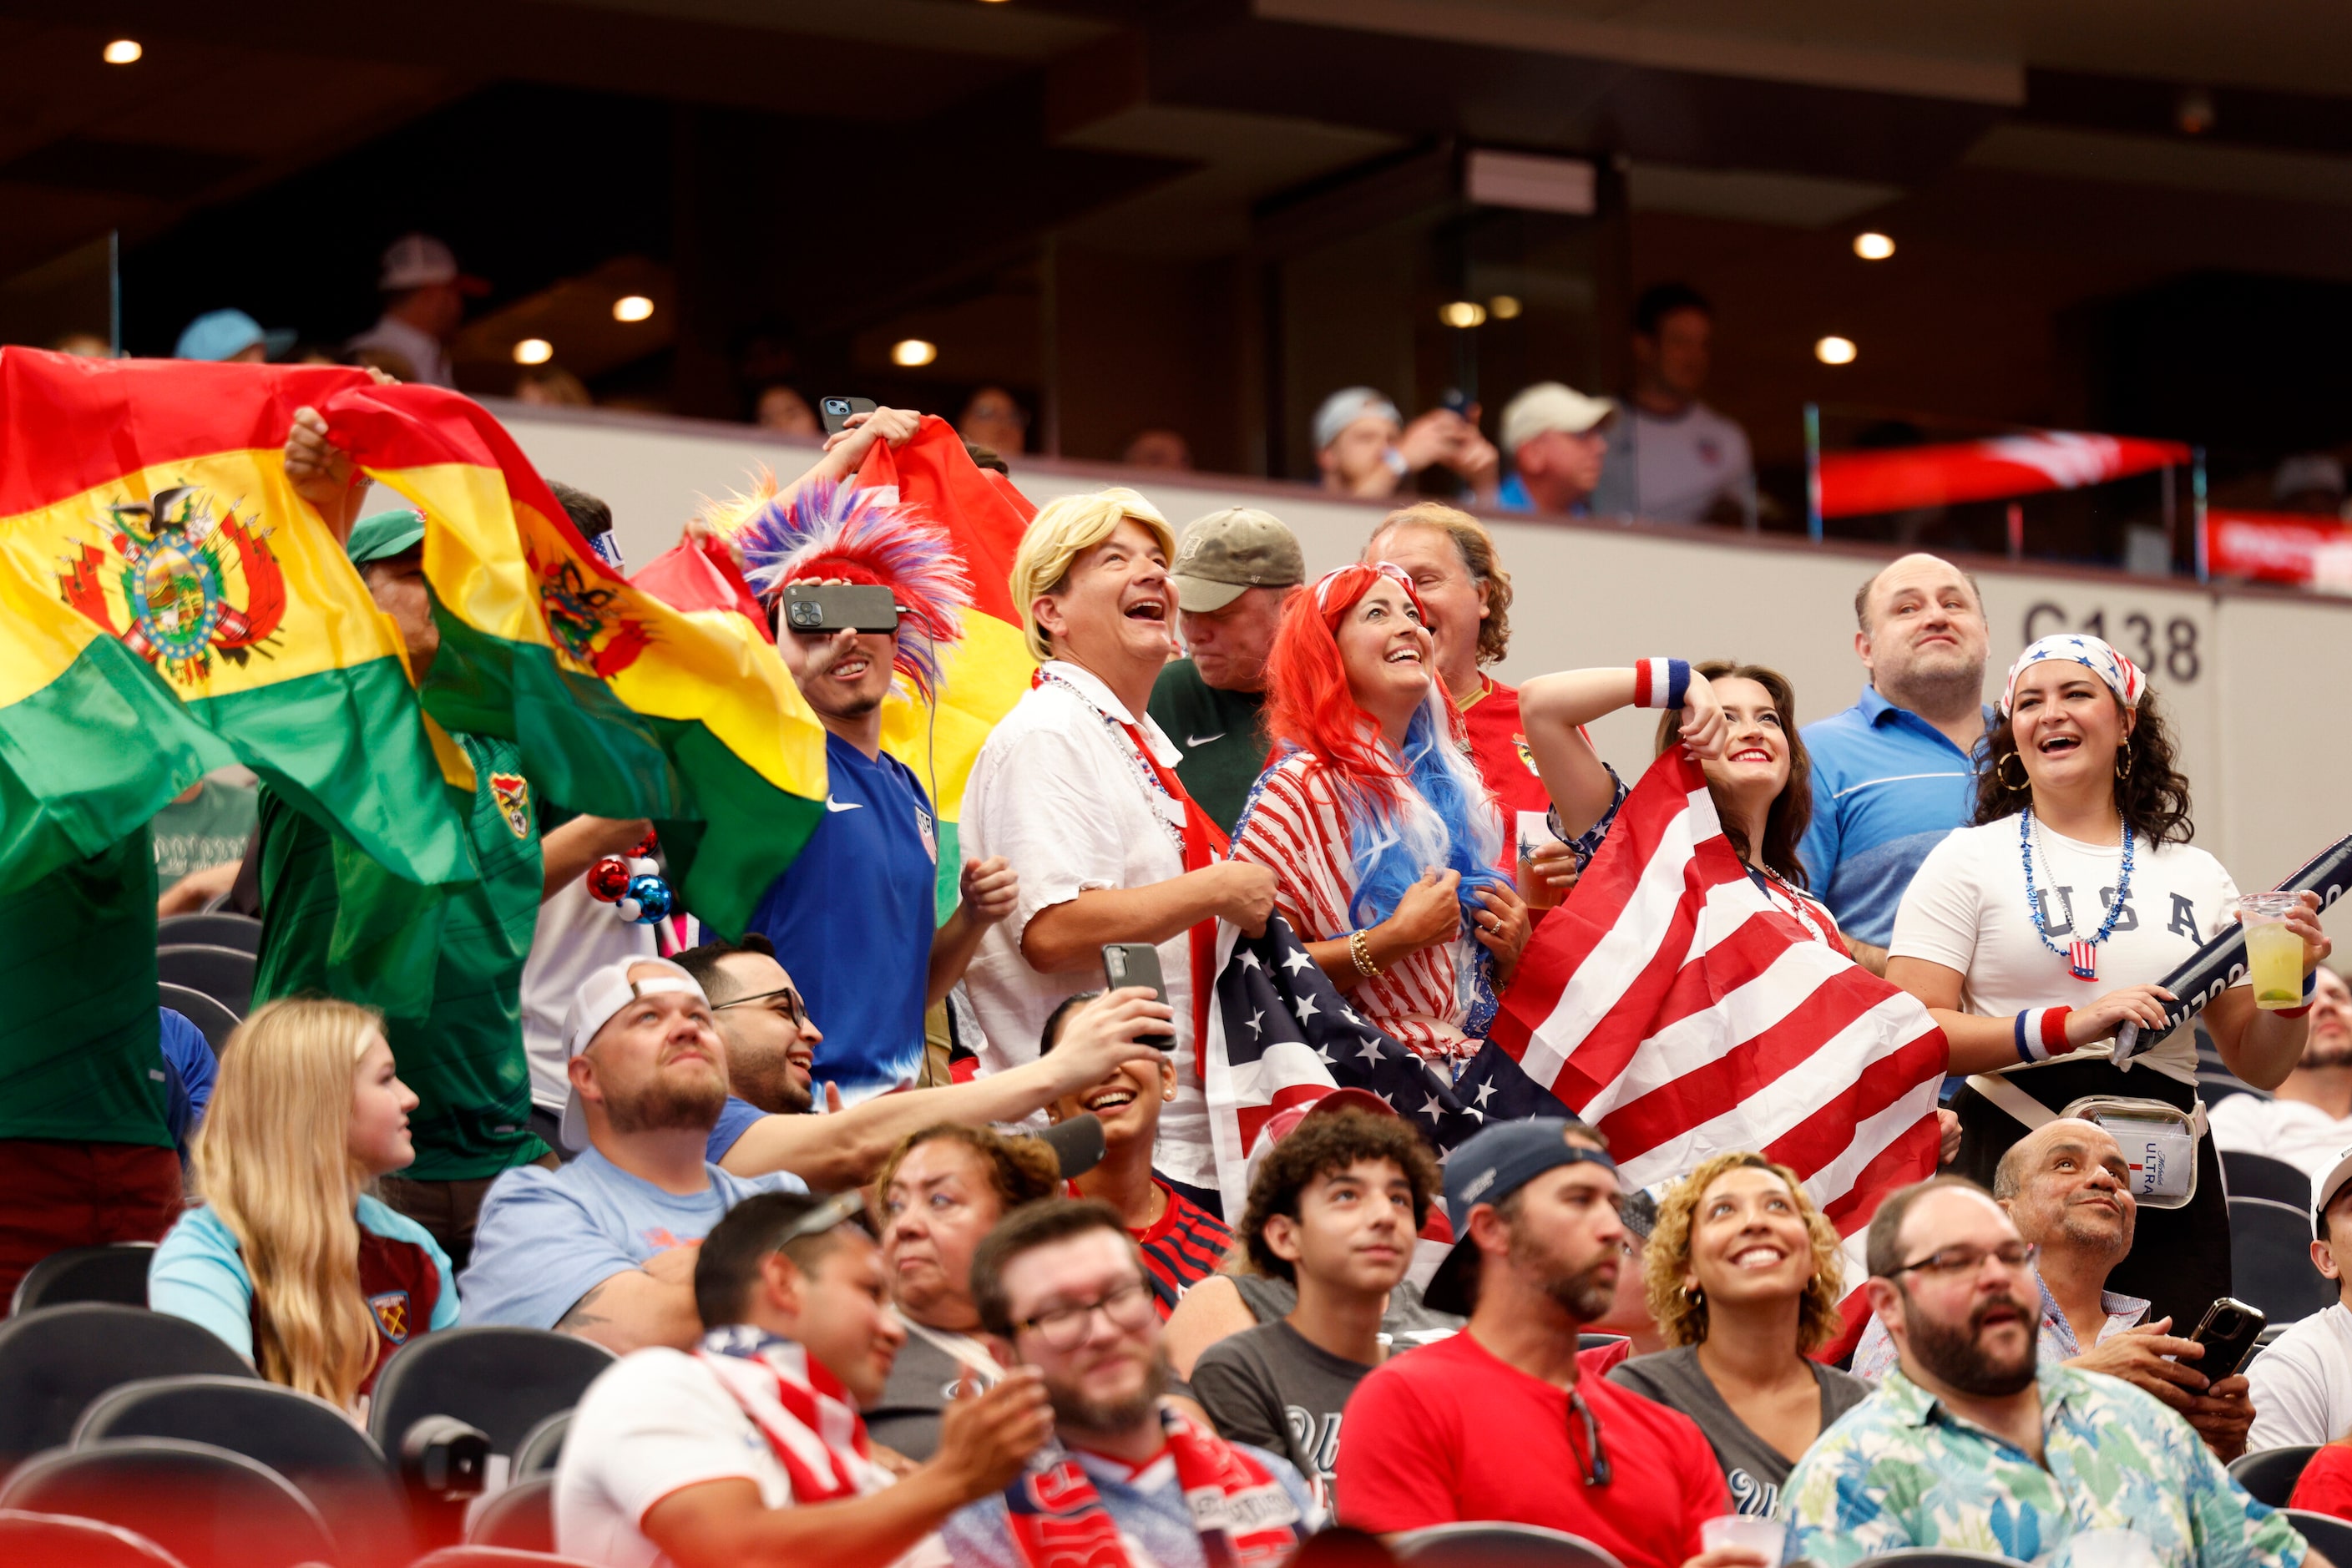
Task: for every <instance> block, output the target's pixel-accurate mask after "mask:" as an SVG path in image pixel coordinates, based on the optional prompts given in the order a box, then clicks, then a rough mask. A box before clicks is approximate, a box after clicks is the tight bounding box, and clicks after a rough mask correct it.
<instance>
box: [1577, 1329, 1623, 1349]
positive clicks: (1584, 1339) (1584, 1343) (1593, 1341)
mask: <svg viewBox="0 0 2352 1568" xmlns="http://www.w3.org/2000/svg"><path fill="white" fill-rule="evenodd" d="M1624 1337H1625V1336H1624V1335H1623V1334H1594V1333H1582V1334H1579V1335H1577V1336H1576V1348H1577V1349H1578V1350H1579V1351H1580V1352H1581V1351H1597V1350H1606V1349H1607V1348H1608V1347H1609V1346H1611V1345H1613V1344H1615V1343H1617V1342H1618V1341H1620V1340H1622V1339H1623V1338H1624Z"/></svg>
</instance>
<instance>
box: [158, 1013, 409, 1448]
mask: <svg viewBox="0 0 2352 1568" xmlns="http://www.w3.org/2000/svg"><path fill="white" fill-rule="evenodd" d="M382 1036H383V1020H382V1018H381V1017H380V1016H378V1015H377V1014H375V1013H374V1012H373V1011H372V1010H371V1009H368V1008H365V1007H357V1006H353V1005H352V1004H350V1003H348V1002H333V1001H328V1000H325V999H323V998H319V997H299V998H296V999H293V1000H290V1001H281V1002H272V1003H270V1004H269V1005H267V1006H265V1007H263V1008H261V1009H260V1010H259V1011H258V1012H257V1013H255V1014H254V1015H253V1016H251V1017H249V1018H247V1020H246V1021H245V1022H244V1023H242V1024H240V1025H238V1026H237V1028H236V1033H235V1034H234V1035H232V1036H230V1037H229V1040H228V1044H227V1045H226V1046H225V1047H222V1050H221V1056H220V1076H219V1078H218V1079H217V1081H216V1082H215V1084H214V1086H213V1095H212V1103H211V1104H210V1105H209V1106H208V1107H207V1108H206V1110H205V1122H204V1126H203V1128H202V1130H201V1131H199V1132H198V1133H197V1135H196V1143H195V1151H194V1163H195V1178H196V1183H197V1186H198V1188H199V1191H200V1194H201V1195H202V1196H203V1198H204V1200H205V1203H207V1204H208V1205H211V1207H212V1211H213V1213H214V1214H215V1215H218V1216H219V1218H220V1221H221V1223H222V1224H223V1225H225V1226H227V1227H228V1230H229V1234H230V1235H232V1236H234V1237H236V1241H237V1247H238V1250H239V1251H240V1252H241V1253H242V1254H243V1255H244V1258H245V1269H246V1273H247V1275H248V1276H249V1277H250V1278H251V1279H252V1281H253V1302H254V1312H253V1321H254V1339H253V1360H254V1364H255V1365H256V1366H257V1367H258V1368H259V1369H260V1372H261V1375H262V1376H264V1377H266V1378H268V1380H269V1381H270V1382H272V1383H279V1384H285V1385H286V1386H288V1387H289V1388H294V1389H299V1391H301V1392H302V1393H304V1394H317V1395H318V1396H319V1397H320V1398H321V1399H324V1400H327V1401H329V1402H330V1403H331V1404H334V1405H341V1406H342V1407H344V1408H346V1409H348V1408H350V1406H351V1405H352V1402H353V1400H354V1399H355V1398H356V1397H357V1395H358V1392H359V1386H360V1384H361V1383H362V1380H364V1379H365V1378H366V1376H367V1373H368V1369H369V1367H371V1366H372V1365H373V1364H374V1361H375V1354H376V1326H375V1320H374V1318H373V1316H372V1315H371V1314H370V1313H369V1311H368V1307H367V1303H366V1302H365V1301H364V1300H362V1299H361V1297H360V1230H359V1220H358V1218H357V1217H356V1215H354V1214H353V1212H352V1211H353V1207H354V1205H356V1204H357V1203H358V1201H359V1195H360V1191H361V1189H362V1187H363V1186H364V1185H365V1184H367V1181H368V1173H367V1172H366V1171H365V1170H364V1169H363V1168H362V1166H361V1165H360V1164H359V1163H357V1162H356V1161H354V1160H353V1159H352V1150H351V1126H352V1068H353V1067H354V1066H355V1065H356V1064H357V1063H358V1061H359V1058H360V1056H361V1053H362V1052H363V1051H364V1050H365V1049H366V1048H367V1047H368V1046H369V1045H370V1044H371V1043H373V1041H375V1040H377V1039H379V1038H381V1037H382Z"/></svg>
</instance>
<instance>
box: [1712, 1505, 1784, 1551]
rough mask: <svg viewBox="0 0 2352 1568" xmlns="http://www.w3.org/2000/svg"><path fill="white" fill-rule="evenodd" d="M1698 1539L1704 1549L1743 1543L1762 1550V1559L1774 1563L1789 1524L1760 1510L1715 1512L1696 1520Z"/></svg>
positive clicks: (1749, 1548) (1751, 1549) (1748, 1546)
mask: <svg viewBox="0 0 2352 1568" xmlns="http://www.w3.org/2000/svg"><path fill="white" fill-rule="evenodd" d="M1698 1541H1699V1545H1700V1547H1701V1548H1702V1549H1703V1550H1706V1551H1708V1552H1713V1551H1714V1550H1716V1548H1717V1547H1719V1546H1745V1547H1747V1548H1748V1550H1749V1551H1751V1552H1762V1553H1763V1554H1764V1561H1765V1562H1767V1563H1778V1562H1780V1557H1781V1554H1782V1553H1783V1552H1786V1551H1787V1550H1788V1544H1789V1527H1788V1526H1787V1525H1786V1524H1784V1523H1782V1522H1781V1521H1779V1520H1777V1519H1772V1518H1769V1517H1767V1516H1766V1515H1764V1514H1760V1513H1726V1514H1718V1515H1717V1516H1716V1517H1715V1518H1713V1519H1709V1520H1702V1521H1699V1527H1698Z"/></svg>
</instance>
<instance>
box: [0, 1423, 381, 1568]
mask: <svg viewBox="0 0 2352 1568" xmlns="http://www.w3.org/2000/svg"><path fill="white" fill-rule="evenodd" d="M0 1508H14V1509H26V1510H31V1511H33V1512H35V1513H65V1514H73V1515H77V1516H79V1517H80V1518H83V1519H95V1520H100V1521H104V1522H105V1523H108V1524H114V1525H120V1526H121V1527H122V1528H123V1529H125V1530H129V1531H136V1532H137V1533H139V1534H141V1535H143V1536H145V1537H146V1538H147V1539H148V1540H150V1541H152V1542H155V1544H156V1545H158V1546H161V1547H162V1548H163V1550H165V1551H166V1552H170V1553H171V1554H172V1555H173V1556H174V1557H176V1558H178V1559H179V1560H180V1561H181V1563H184V1564H185V1565H186V1568H294V1565H295V1564H297V1563H337V1562H339V1561H340V1559H339V1557H338V1554H337V1552H336V1551H335V1540H334V1537H333V1536H332V1535H331V1533H329V1531H328V1530H327V1525H326V1521H324V1520H322V1519H320V1517H319V1510H317V1509H315V1508H312V1507H311V1506H310V1500H309V1499H308V1498H305V1497H304V1496H303V1495H302V1494H301V1493H300V1492H299V1491H297V1490H295V1489H294V1484H293V1483H292V1482H291V1481H289V1480H288V1479H286V1478H285V1477H283V1476H281V1475H279V1474H278V1472H277V1471H275V1470H273V1469H271V1468H269V1467H268V1466H267V1465H265V1464H262V1463H260V1462H259V1461H257V1460H254V1459H248V1458H246V1457H245V1456H244V1455H242V1454H232V1453H230V1452H229V1451H228V1450H227V1449H226V1448H215V1447H212V1446H211V1445H210V1444H207V1443H183V1442H178V1441H176V1440H174V1439H173V1438H169V1437H134V1438H127V1439H124V1440H123V1441H121V1442H115V1443H100V1444H99V1445H97V1446H95V1447H88V1448H64V1449H58V1450H56V1451H53V1452H50V1453H47V1454H39V1455H36V1456H35V1457H34V1458H30V1459H27V1460H26V1462H25V1463H24V1464H23V1465H21V1466H19V1467H18V1468H17V1470H16V1474H15V1475H13V1476H10V1477H9V1478H8V1484H7V1486H6V1487H5V1488H4V1489H0Z"/></svg>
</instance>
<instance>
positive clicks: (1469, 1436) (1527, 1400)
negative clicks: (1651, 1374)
mask: <svg viewBox="0 0 2352 1568" xmlns="http://www.w3.org/2000/svg"><path fill="white" fill-rule="evenodd" d="M1577 1391H1578V1392H1579V1393H1580V1394H1582V1395H1583V1396H1584V1403H1585V1405H1586V1407H1587V1408H1589V1409H1590V1410H1591V1412H1592V1417H1593V1420H1594V1422H1595V1423H1596V1424H1597V1425H1598V1426H1599V1427H1600V1430H1601V1453H1602V1455H1603V1456H1605V1457H1606V1458H1607V1459H1608V1461H1609V1469H1610V1479H1609V1483H1608V1484H1607V1485H1606V1486H1587V1485H1585V1484H1584V1472H1585V1469H1586V1465H1587V1461H1588V1460H1589V1459H1590V1458H1591V1456H1590V1455H1589V1454H1586V1453H1585V1452H1584V1447H1585V1436H1584V1423H1583V1421H1582V1419H1581V1418H1580V1417H1579V1416H1578V1415H1576V1414H1575V1413H1574V1412H1573V1411H1572V1410H1571V1409H1570V1405H1569V1402H1568V1391H1567V1390H1566V1389H1563V1388H1555V1387H1553V1386H1552V1385H1551V1384H1548V1383H1544V1382H1542V1381H1540V1380H1538V1379H1537V1378H1533V1377H1529V1376H1528V1374H1527V1373H1523V1372H1521V1371H1519V1370H1518V1369H1517V1367H1513V1366H1509V1365H1507V1364H1506V1363H1503V1362H1501V1361H1498V1360H1496V1357H1495V1356H1494V1355H1493V1353H1492V1352H1489V1351H1487V1349H1486V1347H1485V1346H1484V1345H1481V1344H1480V1343H1479V1342H1477V1340H1476V1339H1475V1338H1474V1337H1473V1336H1472V1335H1471V1334H1469V1333H1468V1332H1466V1331H1465V1332H1463V1333H1459V1334H1455V1335H1454V1337H1453V1338H1451V1339H1447V1340H1440V1341H1438V1342H1436V1343H1435V1344H1429V1345H1423V1346H1422V1347H1420V1348H1419V1349H1417V1350H1415V1351H1414V1352H1412V1354H1411V1355H1402V1356H1398V1357H1396V1358H1394V1359H1393V1360H1391V1361H1388V1362H1385V1363H1382V1364H1381V1365H1380V1366H1378V1367H1376V1368H1374V1369H1373V1370H1372V1372H1371V1373H1370V1374H1368V1375H1367V1376H1366V1377H1365V1379H1364V1381H1363V1382H1361V1383H1360V1384H1357V1385H1356V1392H1355V1393H1354V1394H1351V1395H1349V1399H1348V1410H1347V1418H1348V1440H1347V1441H1346V1442H1345V1443H1343V1444H1341V1445H1340V1446H1339V1465H1338V1471H1337V1481H1338V1495H1339V1522H1340V1523H1342V1524H1347V1525H1352V1526H1354V1527H1355V1528H1357V1529H1359V1530H1369V1531H1372V1532H1373V1533H1375V1534H1387V1533H1389V1532H1391V1531H1400V1530H1419V1529H1421V1528H1422V1527H1423V1526H1424V1525H1432V1524H1451V1523H1453V1522H1454V1521H1457V1520H1499V1521H1508V1522H1511V1523H1515V1524H1540V1525H1548V1526H1549V1527H1550V1528H1551V1529H1554V1530H1564V1531H1568V1532H1569V1533H1570V1534H1571V1535H1580V1536H1582V1537H1583V1538H1584V1539H1585V1540H1587V1541H1590V1542H1593V1543H1594V1544H1595V1545H1597V1546H1600V1547H1602V1548H1604V1549H1605V1550H1607V1551H1609V1552H1613V1553H1615V1554H1616V1557H1617V1560H1618V1561H1619V1562H1621V1563H1624V1564H1625V1568H1682V1564H1683V1563H1686V1562H1688V1561H1689V1560H1690V1559H1691V1558H1693V1557H1696V1556H1697V1555H1698V1553H1699V1551H1700V1543H1699V1533H1698V1527H1699V1525H1700V1523H1701V1522H1702V1521H1706V1520H1709V1519H1713V1518H1716V1517H1717V1515H1720V1514H1726V1513H1729V1512H1730V1511H1731V1494H1730V1491H1729V1489H1727V1487H1726V1486H1725V1484H1724V1479H1723V1467H1722V1466H1721V1465H1720V1464H1718V1463H1717V1460H1716V1458H1715V1450H1714V1449H1713V1448H1711V1447H1708V1446H1707V1441H1706V1436H1704V1435H1703V1434H1701V1433H1700V1431H1699V1429H1698V1426H1697V1424H1696V1423H1695V1422H1693V1421H1692V1420H1691V1418H1690V1417H1689V1416H1687V1415H1683V1414H1681V1413H1680V1412H1679V1411H1674V1410H1669V1409H1667V1408H1666V1407H1665V1406H1664V1405H1654V1404H1652V1403H1651V1402H1650V1401H1648V1400H1646V1399H1643V1397H1642V1396H1641V1395H1639V1394H1633V1393H1630V1392H1628V1391H1627V1390H1625V1389H1622V1388H1620V1387H1618V1386H1617V1385H1616V1384H1612V1383H1609V1382H1607V1381H1605V1380H1602V1379H1599V1378H1580V1379H1579V1380H1578V1382H1577ZM1571 1432H1573V1433H1574V1438H1573V1441H1571V1440H1570V1433H1571Z"/></svg>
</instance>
